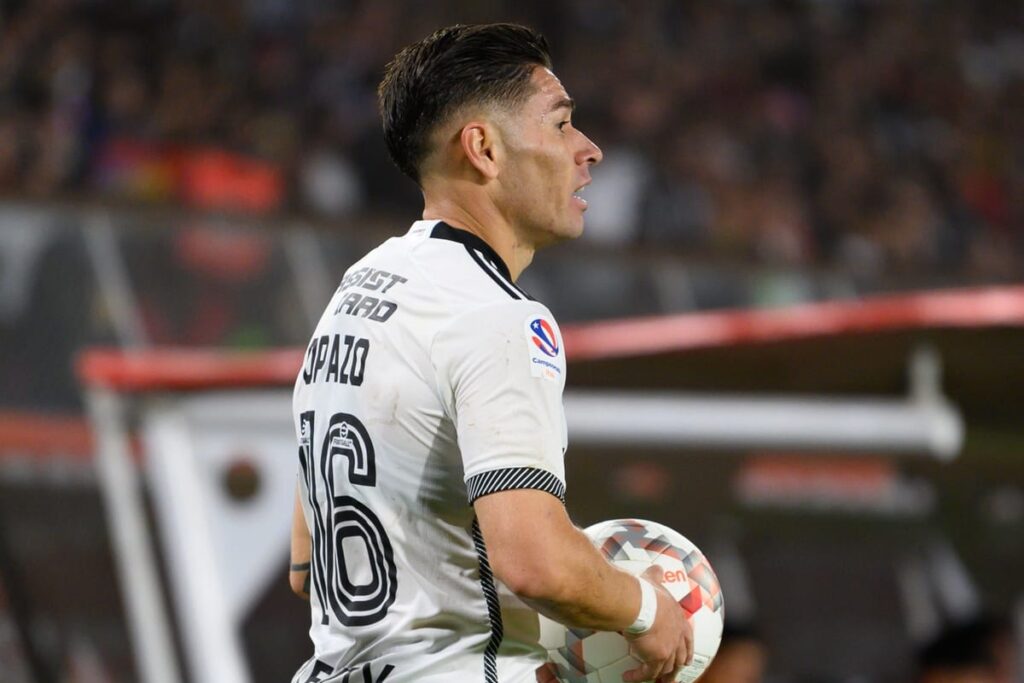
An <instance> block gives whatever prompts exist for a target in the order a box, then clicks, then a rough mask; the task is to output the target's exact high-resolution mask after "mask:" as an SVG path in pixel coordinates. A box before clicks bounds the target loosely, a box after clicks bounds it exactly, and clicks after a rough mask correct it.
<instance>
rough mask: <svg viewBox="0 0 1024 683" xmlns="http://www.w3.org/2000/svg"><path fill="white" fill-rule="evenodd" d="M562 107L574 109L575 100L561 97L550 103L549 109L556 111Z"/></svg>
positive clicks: (571, 110)
mask: <svg viewBox="0 0 1024 683" xmlns="http://www.w3.org/2000/svg"><path fill="white" fill-rule="evenodd" d="M563 108H564V109H568V110H569V111H570V112H574V111H576V101H575V100H573V99H572V98H571V97H563V98H562V99H560V100H558V101H557V102H555V103H554V104H553V105H551V111H556V110H558V109H563Z"/></svg>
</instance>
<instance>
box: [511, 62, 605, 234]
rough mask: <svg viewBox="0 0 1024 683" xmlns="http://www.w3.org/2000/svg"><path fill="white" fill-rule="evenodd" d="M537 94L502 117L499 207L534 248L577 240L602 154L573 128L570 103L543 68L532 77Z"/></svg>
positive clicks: (565, 94) (563, 89)
mask: <svg viewBox="0 0 1024 683" xmlns="http://www.w3.org/2000/svg"><path fill="white" fill-rule="evenodd" d="M531 82H532V85H533V89H534V91H533V94H532V95H530V97H529V99H528V100H527V101H526V102H525V103H524V104H523V105H522V106H521V107H520V108H519V109H518V110H517V111H514V112H511V113H509V115H508V116H507V117H503V120H502V122H501V125H500V128H501V131H502V142H503V145H504V149H505V158H504V163H503V164H502V166H501V169H500V173H499V176H498V183H497V185H496V186H495V189H494V192H495V203H496V204H497V206H498V208H499V210H501V211H502V213H503V214H505V218H506V219H508V220H509V222H510V224H511V225H513V226H515V227H516V228H517V230H518V231H519V232H520V236H521V237H522V238H524V239H527V240H529V241H530V242H532V243H533V244H534V245H536V246H544V245H546V244H550V243H552V242H558V241H561V240H565V239H572V238H575V237H579V236H580V234H582V232H583V212H584V211H586V210H587V203H586V201H585V200H584V199H583V198H582V197H580V196H579V194H578V193H579V192H580V190H581V188H582V187H583V186H584V185H586V184H587V183H589V182H590V166H591V165H592V164H596V163H598V162H600V161H601V150H600V149H598V147H597V145H595V144H594V143H593V142H591V141H590V139H589V138H588V137H587V136H586V135H584V134H583V133H582V132H580V131H579V130H577V129H576V128H575V127H574V126H573V124H572V119H571V117H572V106H573V105H572V100H571V99H570V98H569V95H568V94H567V93H566V92H565V88H563V87H562V84H561V82H560V81H559V80H558V78H556V77H555V75H554V74H553V73H551V72H550V71H549V70H547V69H545V68H544V67H539V66H538V67H536V68H535V69H534V71H533V75H532V77H531Z"/></svg>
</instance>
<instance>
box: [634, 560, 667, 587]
mask: <svg viewBox="0 0 1024 683" xmlns="http://www.w3.org/2000/svg"><path fill="white" fill-rule="evenodd" d="M640 576H642V577H643V578H645V579H647V580H648V581H650V582H651V583H653V584H654V585H655V586H660V585H661V584H663V583H665V570H664V569H663V568H662V567H661V566H659V565H656V564H652V565H651V566H650V567H648V568H647V569H645V570H644V572H643V574H641V575H640Z"/></svg>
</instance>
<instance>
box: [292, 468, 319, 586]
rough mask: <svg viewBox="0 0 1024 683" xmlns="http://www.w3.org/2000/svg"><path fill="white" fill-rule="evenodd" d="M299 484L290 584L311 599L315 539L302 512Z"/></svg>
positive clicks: (294, 511)
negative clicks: (310, 533) (311, 561)
mask: <svg viewBox="0 0 1024 683" xmlns="http://www.w3.org/2000/svg"><path fill="white" fill-rule="evenodd" d="M300 496H301V494H300V492H299V486H298V485H297V484H296V486H295V505H294V507H293V510H292V550H291V566H290V567H289V568H288V584H289V585H290V586H291V588H292V592H293V593H295V594H296V595H298V596H299V597H300V598H303V599H304V600H309V562H310V558H311V557H312V556H313V541H312V539H311V538H310V535H309V527H308V526H306V517H305V515H303V514H302V498H301V497H300Z"/></svg>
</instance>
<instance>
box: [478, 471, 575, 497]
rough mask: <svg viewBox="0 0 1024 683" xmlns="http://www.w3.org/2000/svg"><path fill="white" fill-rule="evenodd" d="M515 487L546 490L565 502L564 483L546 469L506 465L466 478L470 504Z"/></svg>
mask: <svg viewBox="0 0 1024 683" xmlns="http://www.w3.org/2000/svg"><path fill="white" fill-rule="evenodd" d="M515 489H536V490H538V491H547V492H548V493H550V494H551V495H553V496H554V497H555V498H558V500H560V501H562V504H563V505H564V504H565V484H563V483H562V482H561V481H559V479H558V477H556V476H555V475H553V474H551V473H550V472H548V471H547V470H542V469H540V468H537V467H506V468H504V469H500V470H491V471H489V472H481V473H480V474H474V475H473V476H472V477H470V478H469V479H467V480H466V493H467V495H468V496H469V504H470V505H472V504H473V501H475V500H476V499H477V498H480V497H481V496H486V495H488V494H490V493H497V492H498V491H512V490H515Z"/></svg>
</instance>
